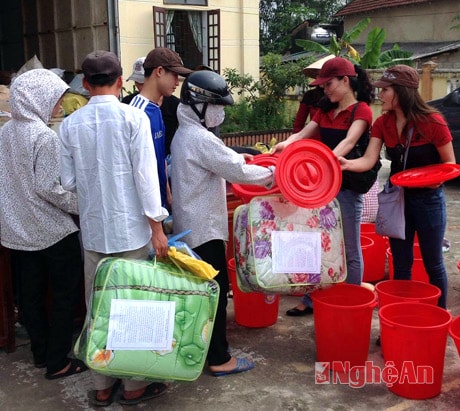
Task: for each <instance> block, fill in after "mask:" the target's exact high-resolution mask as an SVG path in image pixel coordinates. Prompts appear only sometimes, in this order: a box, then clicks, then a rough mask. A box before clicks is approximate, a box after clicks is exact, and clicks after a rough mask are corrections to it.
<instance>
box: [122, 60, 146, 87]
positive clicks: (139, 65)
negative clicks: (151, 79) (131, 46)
mask: <svg viewBox="0 0 460 411" xmlns="http://www.w3.org/2000/svg"><path fill="white" fill-rule="evenodd" d="M144 61H145V57H139V58H138V59H137V60H136V61H135V62H134V64H133V72H132V73H131V75H130V76H129V77H128V78H127V79H126V81H129V80H132V81H135V82H137V83H143V82H144V80H145V79H144Z"/></svg>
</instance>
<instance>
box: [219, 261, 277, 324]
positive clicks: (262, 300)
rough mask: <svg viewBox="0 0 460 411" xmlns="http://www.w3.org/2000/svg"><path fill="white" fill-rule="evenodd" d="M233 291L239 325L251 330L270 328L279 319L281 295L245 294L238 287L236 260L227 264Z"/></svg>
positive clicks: (236, 318)
mask: <svg viewBox="0 0 460 411" xmlns="http://www.w3.org/2000/svg"><path fill="white" fill-rule="evenodd" d="M227 269H228V274H229V276H230V282H231V285H232V290H233V310H234V312H235V321H236V322H237V324H239V325H242V326H244V327H250V328H262V327H269V326H270V325H273V324H275V323H276V320H277V319H278V308H279V299H280V297H279V295H271V294H263V293H244V292H243V291H241V290H240V289H239V287H238V281H237V279H236V267H235V259H234V258H231V259H230V260H228V263H227Z"/></svg>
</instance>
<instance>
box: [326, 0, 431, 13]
mask: <svg viewBox="0 0 460 411" xmlns="http://www.w3.org/2000/svg"><path fill="white" fill-rule="evenodd" d="M434 1H436V0H385V1H382V0H353V1H352V2H351V3H348V4H347V5H346V6H345V7H343V8H342V9H341V10H339V11H338V12H337V13H336V14H335V16H337V17H339V16H346V15H349V14H360V13H365V12H369V11H376V10H381V9H389V8H393V7H400V6H412V5H414V4H419V3H428V2H434Z"/></svg>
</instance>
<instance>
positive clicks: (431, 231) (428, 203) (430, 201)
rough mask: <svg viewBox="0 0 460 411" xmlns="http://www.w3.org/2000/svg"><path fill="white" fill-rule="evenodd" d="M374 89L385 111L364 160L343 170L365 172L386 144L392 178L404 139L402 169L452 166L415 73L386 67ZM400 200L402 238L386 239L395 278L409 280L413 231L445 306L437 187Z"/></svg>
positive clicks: (411, 191) (440, 123)
mask: <svg viewBox="0 0 460 411" xmlns="http://www.w3.org/2000/svg"><path fill="white" fill-rule="evenodd" d="M373 85H374V86H375V87H380V93H379V99H380V100H381V101H382V110H383V111H385V113H384V114H382V115H381V116H380V117H379V118H378V119H377V120H376V121H375V123H374V125H373V128H372V135H371V138H370V142H369V146H368V148H367V150H366V153H365V155H364V156H363V157H361V158H360V159H357V160H345V159H344V158H339V160H340V162H341V164H342V170H350V171H363V170H367V169H369V168H370V167H371V166H372V165H373V164H374V162H375V159H376V158H378V156H379V154H380V150H381V148H382V145H383V144H385V147H386V151H387V154H388V156H389V157H390V159H391V169H390V175H393V174H394V173H397V172H399V171H401V170H402V169H403V153H404V151H405V147H406V145H407V142H408V141H410V144H409V151H408V155H407V162H406V169H410V168H414V167H421V166H426V165H430V164H438V163H455V155H454V151H453V146H452V135H451V134H450V131H449V128H448V126H447V124H446V121H445V120H444V118H443V117H442V115H441V114H440V113H439V112H438V111H437V110H435V109H434V108H433V107H431V106H429V105H428V104H427V103H425V102H424V101H423V99H422V97H421V96H420V94H419V92H418V85H419V76H418V73H417V71H416V70H415V69H413V68H412V67H409V66H405V65H396V66H393V67H390V68H388V69H387V70H385V72H384V73H383V75H382V77H381V79H380V80H379V81H377V82H375V83H374V84H373ZM410 135H411V138H410V139H409V136H410ZM404 200H405V219H406V239H405V240H400V239H395V238H390V247H391V253H392V255H393V268H394V278H395V279H399V280H402V279H411V270H412V263H413V259H414V254H413V247H414V237H415V233H416V232H417V236H418V241H419V244H420V250H421V253H422V258H423V263H424V265H425V269H426V271H427V273H428V276H429V278H430V283H431V284H434V285H436V286H437V287H439V288H440V289H441V297H440V298H439V301H438V305H439V306H440V307H443V308H445V307H446V296H447V273H446V268H445V266H444V259H443V255H442V242H443V238H444V232H445V228H446V219H447V216H446V203H445V199H444V192H443V189H442V186H441V185H439V184H438V185H434V186H428V187H417V188H405V189H404Z"/></svg>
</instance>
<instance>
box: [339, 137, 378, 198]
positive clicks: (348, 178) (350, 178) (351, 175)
mask: <svg viewBox="0 0 460 411" xmlns="http://www.w3.org/2000/svg"><path fill="white" fill-rule="evenodd" d="M366 148H367V144H366V146H365V147H361V146H360V145H359V144H357V145H356V146H355V147H354V148H353V149H352V150H351V151H350V152H349V153H348V154H347V155H346V156H345V158H347V159H349V160H353V159H355V158H360V157H362V156H363V154H364V153H365V151H366ZM381 167H382V163H381V161H380V159H379V160H377V162H376V163H375V165H374V167H372V168H371V169H370V170H368V171H364V172H361V173H355V172H353V171H343V172H342V188H346V189H348V190H353V191H356V192H357V193H360V194H365V193H367V192H368V191H369V190H370V189H371V187H372V186H373V185H374V183H375V181H376V180H377V177H378V172H379V170H380V168H381Z"/></svg>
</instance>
